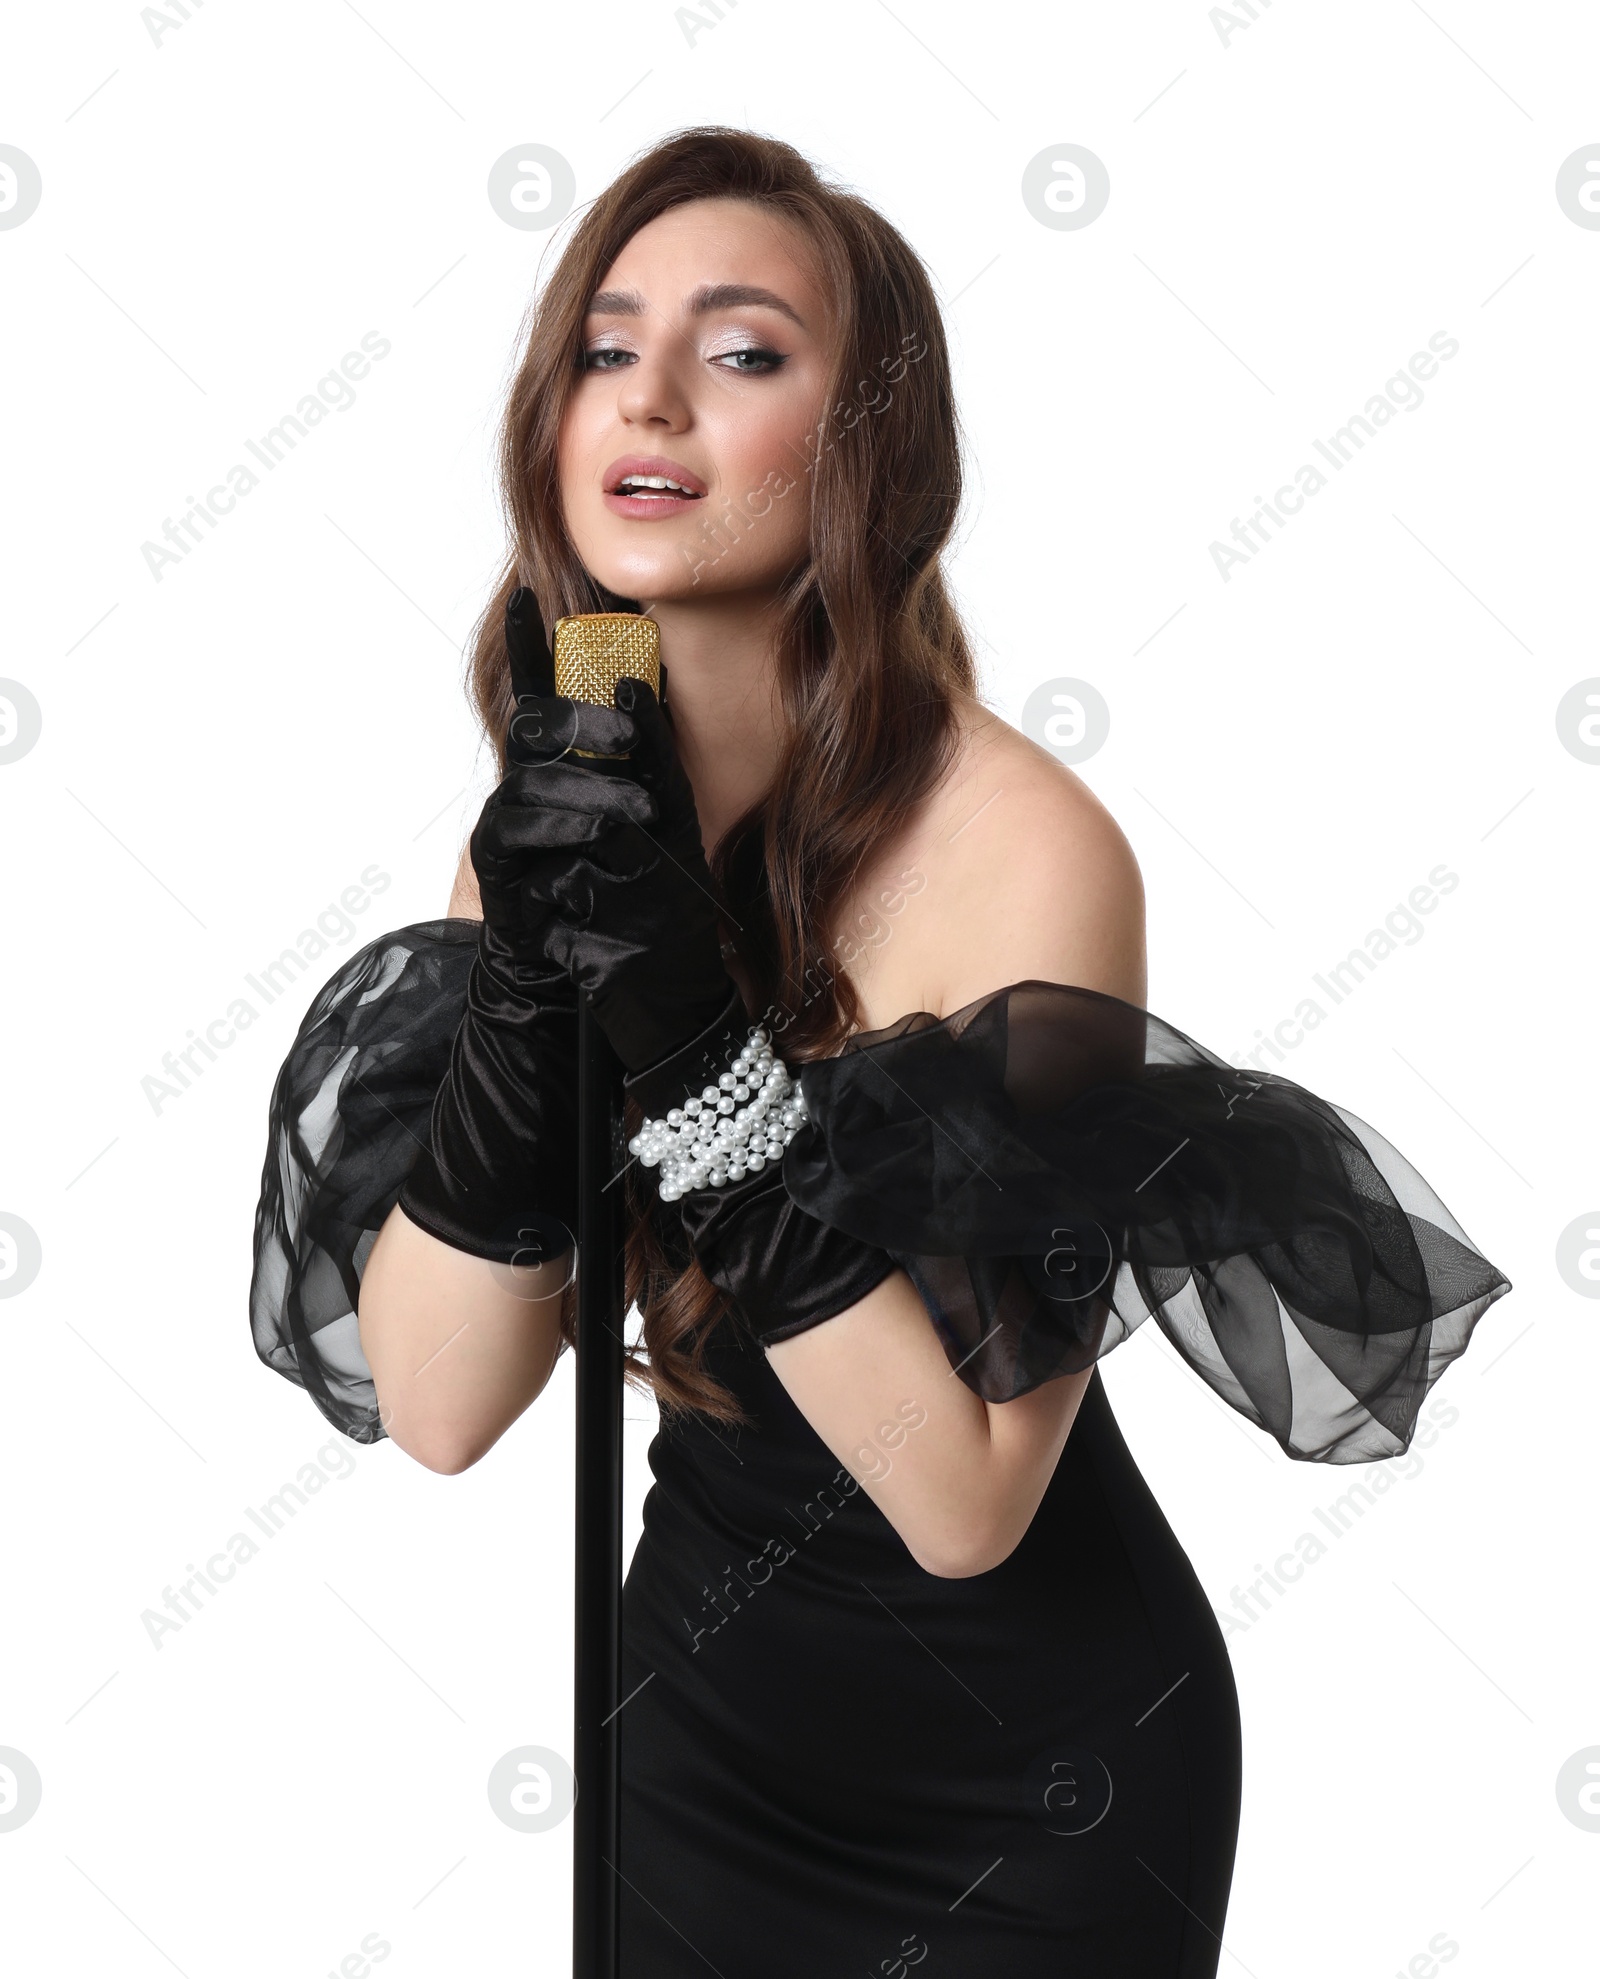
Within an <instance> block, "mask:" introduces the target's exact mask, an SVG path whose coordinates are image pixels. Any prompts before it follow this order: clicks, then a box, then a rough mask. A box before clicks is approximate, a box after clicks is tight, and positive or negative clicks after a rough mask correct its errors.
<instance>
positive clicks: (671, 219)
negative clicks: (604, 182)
mask: <svg viewBox="0 0 1600 1979" xmlns="http://www.w3.org/2000/svg"><path fill="white" fill-rule="evenodd" d="M708 283H714V284H719V285H720V284H723V283H728V284H738V285H742V286H748V287H757V288H765V289H771V290H773V291H774V293H776V294H778V295H781V296H782V297H783V298H784V299H785V301H787V302H789V303H791V304H792V305H793V306H794V307H795V308H796V309H797V310H798V311H799V313H800V314H801V315H802V316H804V317H807V319H808V320H812V319H811V312H810V311H808V310H807V308H806V304H807V303H813V304H814V302H815V300H816V298H817V297H818V294H819V288H818V276H817V268H816V257H815V254H814V252H813V250H812V247H811V243H810V241H809V240H808V238H807V236H806V234H805V232H804V231H803V229H802V228H801V227H800V226H799V224H798V223H797V222H796V221H794V220H791V219H790V218H789V217H788V216H787V215H786V214H783V213H780V212H778V211H777V210H776V209H774V208H773V207H770V206H766V205H763V204H760V203H758V202H756V201H754V200H746V199H694V200H689V201H687V202H685V204H683V205H682V206H674V207H672V208H671V209H670V210H669V211H668V212H666V213H662V214H660V215H658V217H657V218H656V219H654V220H651V221H650V222H648V224H647V225H645V226H643V227H641V228H640V229H639V231H638V232H637V233H636V234H635V235H633V237H632V238H631V239H630V240H629V241H628V242H627V243H626V244H625V245H624V246H623V248H622V251H621V252H620V253H619V254H618V256H617V258H616V260H615V261H613V262H612V264H611V266H610V267H609V268H608V269H607V270H606V271H605V273H604V274H603V275H602V277H601V279H600V282H599V284H598V287H599V288H600V289H612V290H615V289H623V288H632V289H637V290H638V291H639V293H640V294H641V295H643V296H644V297H645V298H646V300H647V301H648V302H650V303H651V304H652V306H653V307H655V308H657V309H661V310H663V311H668V310H671V311H676V310H678V309H681V308H682V307H684V306H685V304H686V303H687V302H688V299H689V297H690V296H691V294H692V293H693V291H694V290H696V289H698V288H702V287H704V286H705V285H706V284H708Z"/></svg>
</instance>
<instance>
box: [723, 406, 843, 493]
mask: <svg viewBox="0 0 1600 1979" xmlns="http://www.w3.org/2000/svg"><path fill="white" fill-rule="evenodd" d="M822 397H823V395H822V388H821V387H820V385H812V384H802V383H799V382H797V383H796V385H795V386H792V387H787V388H785V389H781V390H779V391H774V392H773V393H771V394H770V395H764V396H763V397H762V398H761V399H759V400H752V401H747V402H746V403H745V404H744V405H741V406H739V407H737V408H735V407H729V408H727V409H726V411H725V413H724V416H723V418H722V420H721V421H720V422H719V424H720V425H721V427H722V431H721V433H720V435H719V436H718V437H717V439H716V441H714V443H713V447H712V453H713V457H714V458H715V459H716V460H717V462H718V468H719V472H720V475H721V478H722V479H723V480H724V481H725V482H726V483H728V484H729V492H730V493H732V492H735V491H737V492H738V493H747V492H749V491H751V490H754V489H756V488H759V487H760V486H761V485H762V483H763V482H764V481H766V479H767V477H768V475H770V474H772V473H773V472H775V471H780V470H781V471H782V472H784V473H786V474H789V475H793V474H796V473H801V474H803V473H804V471H805V468H806V465H807V463H808V462H809V461H811V460H812V458H813V457H814V456H815V454H816V451H817V426H818V422H819V421H820V420H821V417H822Z"/></svg>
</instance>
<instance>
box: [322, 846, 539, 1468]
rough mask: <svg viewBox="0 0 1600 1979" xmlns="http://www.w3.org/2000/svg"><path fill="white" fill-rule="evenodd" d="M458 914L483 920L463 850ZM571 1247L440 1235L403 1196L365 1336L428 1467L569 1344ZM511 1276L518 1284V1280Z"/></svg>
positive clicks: (466, 1457)
mask: <svg viewBox="0 0 1600 1979" xmlns="http://www.w3.org/2000/svg"><path fill="white" fill-rule="evenodd" d="M449 912H450V914H451V915H452V916H457V915H459V916H461V917H462V918H465V919H471V920H477V919H479V918H480V917H481V914H482V906H481V903H480V901H479V898H478V888H477V881H476V877H475V875H474V873H473V870H472V862H471V859H470V858H469V857H468V855H467V854H466V853H465V852H463V854H462V857H461V865H460V869H459V870H458V872H457V874H456V882H455V887H454V889H453V890H452V892H451V895H450V907H449ZM574 1262H575V1261H574V1257H573V1255H572V1254H570V1253H569V1255H568V1256H567V1257H564V1258H558V1259H555V1260H554V1261H552V1262H551V1263H549V1264H546V1265H540V1266H537V1267H534V1268H533V1269H531V1270H527V1271H524V1270H522V1269H521V1268H519V1269H518V1270H517V1272H516V1274H515V1279H513V1274H512V1272H511V1270H510V1269H509V1268H508V1267H506V1266H504V1265H496V1264H492V1263H490V1262H489V1261H488V1260H487V1259H485V1258H481V1257H473V1256H471V1255H470V1254H469V1253H468V1252H466V1251H458V1250H456V1249H455V1248H454V1247H453V1246H451V1245H449V1244H445V1243H441V1242H440V1240H439V1239H438V1238H437V1237H433V1236H430V1235H429V1233H428V1232H427V1231H426V1230H422V1229H419V1228H418V1226H417V1225H416V1224H415V1223H413V1222H412V1221H411V1219H410V1218H409V1217H408V1216H407V1215H406V1214H405V1212H404V1210H402V1209H399V1208H396V1209H394V1210H393V1211H391V1213H390V1215H389V1217H388V1218H387V1220H386V1221H385V1223H384V1226H383V1228H382V1229H381V1230H380V1231H379V1232H378V1237H377V1241H376V1242H375V1243H374V1244H373V1247H372V1254H371V1256H370V1257H369V1258H368V1260H367V1264H366V1269H365V1271H364V1272H363V1274H362V1280H361V1299H360V1305H359V1309H358V1312H357V1325H358V1326H359V1328H360V1334H361V1346H362V1350H363V1352H364V1353H365V1355H366V1357H367V1365H368V1366H369V1367H370V1368H371V1370H372V1378H373V1383H374V1386H375V1387H376V1389H377V1392H378V1406H379V1412H380V1415H381V1417H382V1421H383V1426H384V1428H385V1429H386V1430H387V1431H388V1433H389V1437H390V1440H391V1441H392V1442H394V1443H397V1444H398V1445H399V1446H400V1448H401V1449H402V1450H404V1451H405V1453H406V1454H407V1456H409V1457H414V1458H415V1459H416V1460H417V1462H418V1463H420V1464H425V1465H426V1466H427V1468H428V1469H429V1470H434V1471H443V1472H455V1471H462V1470H465V1469H466V1468H467V1467H468V1466H469V1465H470V1464H474V1463H476V1462H477V1461H478V1459H479V1458H480V1457H481V1456H483V1455H484V1454H485V1453H486V1452H487V1451H488V1450H489V1449H491V1448H492V1447H493V1446H494V1444H495V1443H497V1442H498V1441H499V1439H500V1438H501V1437H502V1436H503V1435H504V1434H505V1432H506V1431H507V1430H508V1429H509V1428H510V1427H511V1425H512V1423H514V1422H515V1421H516V1419H517V1417H518V1416H520V1415H521V1414H522V1412H523V1410H524V1409H526V1408H527V1407H528V1405H529V1404H530V1403H531V1402H533V1401H534V1400H536V1399H537V1397H538V1396H539V1394H540V1392H541V1391H542V1390H543V1388H544V1385H545V1383H546V1382H547V1381H548V1380H549V1379H550V1373H551V1370H552V1368H553V1367H554V1366H555V1362H556V1355H557V1353H558V1352H559V1351H560V1345H561V1310H562V1301H563V1298H564V1297H570V1296H571V1287H570V1286H568V1284H567V1281H568V1278H569V1276H570V1275H571V1274H572V1272H573V1270H574ZM513 1284H515V1285H516V1288H517V1289H513Z"/></svg>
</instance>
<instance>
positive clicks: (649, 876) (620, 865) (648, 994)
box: [522, 628, 894, 1345]
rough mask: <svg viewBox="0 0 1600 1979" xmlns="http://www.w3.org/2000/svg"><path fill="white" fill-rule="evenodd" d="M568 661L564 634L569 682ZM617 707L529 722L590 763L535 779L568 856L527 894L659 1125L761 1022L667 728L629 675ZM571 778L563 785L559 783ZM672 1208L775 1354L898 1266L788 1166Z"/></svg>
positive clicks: (555, 955) (554, 861)
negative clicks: (841, 1225) (792, 1177)
mask: <svg viewBox="0 0 1600 1979" xmlns="http://www.w3.org/2000/svg"><path fill="white" fill-rule="evenodd" d="M560 662H561V649H560V630H559V628H558V646H557V667H558V673H559V670H560ZM615 698H616V702H617V706H616V708H615V709H614V710H607V709H601V708H587V709H585V708H582V707H579V708H578V710H577V713H576V717H575V718H574V717H568V716H566V715H565V714H564V713H563V712H562V710H563V707H564V705H566V704H563V703H561V702H560V701H557V702H555V703H552V704H545V703H540V704H537V705H536V706H535V708H534V710H533V712H534V716H535V721H536V723H537V725H538V726H539V727H540V729H541V730H542V731H543V733H542V734H541V736H540V738H539V741H538V744H537V745H536V746H538V747H539V748H542V749H544V750H545V751H546V752H549V751H551V750H553V749H559V748H560V747H562V746H563V744H564V741H565V738H566V737H567V736H569V735H570V737H571V739H572V742H573V744H574V746H576V747H578V748H581V749H583V750H587V751H591V752H593V754H592V756H591V757H587V758H582V759H580V758H577V757H575V756H573V755H564V756H563V757H562V759H561V762H560V763H559V764H554V763H547V765H546V767H545V768H544V769H541V770H537V771H535V772H534V773H533V780H532V781H531V782H530V784H529V785H528V787H527V788H528V800H529V803H530V805H531V806H532V808H533V809H535V810H539V809H541V808H542V809H544V810H546V811H547V812H549V813H550V815H549V816H547V817H546V818H544V819H543V820H542V822H541V823H539V824H538V825H537V826H535V825H533V824H531V823H530V824H529V826H528V827H527V831H526V837H527V840H528V842H529V843H532V842H533V841H535V840H538V841H541V842H544V843H548V844H549V845H551V846H552V847H553V846H559V847H560V848H561V849H560V850H559V851H554V850H552V851H550V852H547V853H542V854H536V855H532V856H531V857H530V860H529V864H528V866H527V867H526V868H525V869H524V877H523V880H522V886H523V896H522V897H523V901H524V907H525V911H526V912H527V913H528V915H529V918H530V919H531V920H533V921H535V922H536V923H537V924H538V927H539V941H540V945H541V947H542V949H543V951H544V953H545V955H546V956H547V957H548V958H549V960H550V961H552V962H557V963H559V964H560V966H561V967H563V968H564V969H566V970H567V971H568V973H569V974H570V976H571V977H572V980H573V981H574V982H575V983H577V984H579V985H580V986H581V987H582V988H583V989H584V990H585V991H586V992H587V994H588V997H589V1001H590V1006H591V1008H592V1010H593V1012H594V1014H595V1016H596V1018H597V1019H598V1021H599V1022H600V1024H601V1025H602V1026H603V1028H604V1029H605V1031H606V1033H607V1035H608V1036H609V1038H610V1040H611V1043H612V1045H613V1047H614V1049H615V1050H616V1053H617V1056H618V1057H619V1058H620V1059H621V1060H622V1061H623V1063H624V1065H626V1066H627V1068H628V1072H629V1077H628V1078H627V1079H626V1080H625V1081H624V1086H625V1090H626V1091H627V1093H628V1094H629V1096H630V1097H631V1098H634V1099H636V1100H638V1101H639V1103H640V1105H641V1106H642V1107H643V1109H644V1111H645V1113H646V1114H647V1115H654V1116H663V1115H666V1114H667V1113H668V1112H669V1111H670V1110H671V1109H672V1108H674V1107H681V1106H682V1104H683V1102H684V1100H685V1098H686V1097H687V1096H688V1095H689V1094H690V1093H696V1094H698V1093H699V1092H700V1091H701V1089H702V1088H704V1087H705V1086H706V1085H707V1083H708V1082H709V1083H715V1082H716V1080H717V1078H718V1075H719V1074H720V1073H721V1072H722V1071H723V1070H724V1069H726V1068H727V1067H728V1066H730V1065H731V1064H732V1063H733V1062H734V1061H735V1058H736V1056H737V1054H738V1053H739V1051H740V1050H741V1048H742V1047H743V1046H744V1044H745V1041H746V1038H747V1036H748V1032H749V1018H748V1017H747V1015H746V1013H745V1008H744V1001H743V998H742V996H741V995H740V993H739V990H738V988H737V986H736V985H735V984H734V982H733V980H732V978H731V977H730V976H729V975H728V972H727V970H726V968H725V967H724V966H723V962H722V950H721V941H720V937H719V931H718V923H717V907H716V900H715V896H714V893H713V889H712V882H711V874H710V872H709V870H708V869H707V865H706V858H705V851H704V848H703V845H702V843H701V837H700V821H699V817H698V814H697V812H696V810H695V803H694V792H693V790H692V789H691V787H690V784H689V779H688V777H687V776H686V774H685V773H684V769H683V766H682V764H681V763H680V762H679V760H678V756H677V752H676V750H675V749H674V747H673V742H672V732H671V729H670V727H669V726H668V722H667V717H666V713H665V711H664V709H663V708H662V705H661V703H660V701H659V700H658V699H657V697H656V695H655V694H654V693H652V692H651V690H650V688H649V686H648V684H646V683H644V682H642V681H638V680H635V679H633V678H630V677H626V676H624V677H623V678H620V679H618V680H617V681H616V686H615ZM564 724H567V725H566V726H564ZM620 756H625V757H626V760H625V761H624V762H621V763H619V762H618V761H617V760H616V759H617V758H618V757H620ZM591 765H592V766H591ZM558 767H559V768H561V769H564V770H566V771H568V774H567V775H565V776H563V777H561V778H559V779H557V778H555V777H553V776H551V774H550V772H551V770H552V769H554V768H558ZM541 779H543V781H541ZM630 792H631V793H632V794H631V795H629V794H628V793H630ZM640 798H642V799H643V800H644V804H643V806H642V807H640V806H639V805H638V804H637V803H636V800H637V799H640ZM558 814H559V815H558ZM677 1209H678V1213H679V1216H680V1218H681V1221H682V1227H683V1230H684V1234H685V1235H686V1236H687V1238H688V1240H689V1244H690V1247H691V1249H692V1250H693V1252H694V1254H695V1257H696V1259H697V1261H698V1262H699V1264H700V1266H701V1268H702V1270H704V1272H705V1273H706V1275H707V1276H708V1277H709V1278H710V1279H711V1280H712V1282H713V1283H714V1284H716V1285H717V1286H718V1287H719V1288H720V1289H721V1290H722V1291H723V1292H725V1293H726V1294H727V1295H728V1296H729V1298H731V1299H732V1300H733V1302H734V1304H735V1306H736V1307H737V1308H738V1310H739V1311H740V1313H741V1314H742V1315H743V1317H744V1319H745V1322H746V1324H747V1325H748V1326H749V1327H750V1330H751V1331H752V1332H753V1333H754V1334H755V1336H756V1338H757V1339H758V1340H760V1341H761V1342H762V1343H763V1344H768V1345H770V1344H772V1343H773V1342H776V1341H778V1340H783V1339H787V1338H789V1337H790V1336H791V1335H793V1334H796V1333H800V1332H804V1331H805V1330H806V1329H808V1328H809V1327H812V1326H816V1325H818V1324H820V1323H821V1322H822V1321H823V1320H826V1319H831V1318H832V1317H833V1316H834V1315H835V1314H836V1313H840V1312H843V1311H845V1310H846V1309H847V1308H848V1307H850V1306H852V1305H855V1304H856V1303H857V1302H858V1301H859V1300H861V1299H863V1298H864V1297H865V1296H866V1295H867V1293H868V1292H870V1291H871V1290H872V1289H873V1288H874V1286H876V1285H878V1284H879V1283H880V1282H881V1281H882V1280H883V1279H884V1278H886V1277H887V1276H888V1275H889V1273H890V1272H891V1271H892V1270H893V1269H894V1261H893V1259H892V1258H890V1257H889V1256H888V1255H887V1254H886V1253H885V1252H883V1251H880V1250H877V1249H875V1248H873V1247H872V1246H870V1245H867V1244H864V1243H862V1242H861V1241H860V1240H859V1239H857V1238H855V1237H852V1236H849V1235H847V1234H846V1233H845V1232H843V1231H840V1230H835V1229H833V1228H831V1227H830V1226H829V1225H827V1224H825V1223H823V1222H821V1221H820V1220H819V1219H818V1218H816V1217H814V1216H811V1215H809V1214H808V1213H807V1212H806V1211H804V1210H802V1209H800V1208H799V1207H798V1205H797V1204H795V1203H794V1202H793V1201H792V1200H791V1198H790V1196H789V1193H788V1190H787V1189H786V1188H785V1187H784V1182H783V1165H782V1163H781V1161H770V1162H767V1163H765V1164H764V1165H763V1166H762V1167H761V1168H760V1169H759V1170H756V1171H752V1172H750V1173H749V1174H747V1175H745V1176H743V1177H742V1178H741V1179H739V1180H737V1181H730V1182H729V1183H728V1184H727V1185H726V1186H724V1187H721V1188H703V1189H695V1190H691V1191H690V1192H688V1193H686V1194H684V1195H683V1196H682V1197H681V1199H680V1200H679V1201H678V1203H677Z"/></svg>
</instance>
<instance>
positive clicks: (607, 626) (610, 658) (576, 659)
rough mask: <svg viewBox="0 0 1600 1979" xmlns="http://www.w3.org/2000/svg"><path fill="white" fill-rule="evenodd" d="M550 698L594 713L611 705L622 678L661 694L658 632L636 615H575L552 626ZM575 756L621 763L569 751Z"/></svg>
mask: <svg viewBox="0 0 1600 1979" xmlns="http://www.w3.org/2000/svg"><path fill="white" fill-rule="evenodd" d="M554 657H555V675H556V692H557V693H558V694H562V695H565V696H566V698H567V699H568V700H569V701H585V702H587V703H588V704H589V706H590V707H594V708H614V707H615V706H616V705H617V682H618V681H619V680H621V678H622V677H623V675H624V674H629V675H631V676H632V677H633V679H635V680H642V681H645V682H646V683H647V684H648V686H649V688H650V691H651V692H652V693H653V694H656V695H659V694H660V692H661V628H660V626H659V625H657V624H656V622H655V620H654V619H653V618H645V617H643V616H641V614H639V613H638V612H578V613H575V614H574V615H573V616H572V617H570V618H558V619H557V620H556V640H555V655H554ZM572 753H573V754H574V755H575V756H589V757H593V758H596V759H597V760H600V761H604V762H622V761H624V760H625V758H623V757H621V756H601V754H600V752H599V751H598V750H595V749H574V750H573V752H572Z"/></svg>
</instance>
